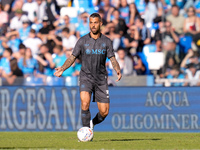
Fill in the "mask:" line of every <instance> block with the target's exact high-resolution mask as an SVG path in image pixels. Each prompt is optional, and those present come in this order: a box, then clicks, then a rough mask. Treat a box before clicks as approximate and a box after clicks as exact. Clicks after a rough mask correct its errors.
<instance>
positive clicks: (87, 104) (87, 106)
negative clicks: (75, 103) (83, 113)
mask: <svg viewBox="0 0 200 150" xmlns="http://www.w3.org/2000/svg"><path fill="white" fill-rule="evenodd" d="M89 106H90V104H89V103H86V102H82V103H81V109H82V110H88V109H89Z"/></svg>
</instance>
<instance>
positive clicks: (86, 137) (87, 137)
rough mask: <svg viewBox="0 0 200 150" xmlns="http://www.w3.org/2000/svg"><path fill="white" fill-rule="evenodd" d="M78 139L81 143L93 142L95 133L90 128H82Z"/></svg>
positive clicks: (78, 133)
mask: <svg viewBox="0 0 200 150" xmlns="http://www.w3.org/2000/svg"><path fill="white" fill-rule="evenodd" d="M77 137H78V139H79V141H81V142H87V141H91V140H92V139H93V131H92V130H91V129H90V128H89V127H82V128H80V129H79V130H78V132H77Z"/></svg>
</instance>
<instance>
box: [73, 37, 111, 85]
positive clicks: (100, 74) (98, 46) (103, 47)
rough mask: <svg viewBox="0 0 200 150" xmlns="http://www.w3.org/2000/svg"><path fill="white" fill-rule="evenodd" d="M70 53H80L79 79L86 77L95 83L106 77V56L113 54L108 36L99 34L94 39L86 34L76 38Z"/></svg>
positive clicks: (76, 55)
mask: <svg viewBox="0 0 200 150" xmlns="http://www.w3.org/2000/svg"><path fill="white" fill-rule="evenodd" d="M72 55H74V56H75V57H78V56H79V55H81V59H82V67H81V71H80V79H82V78H85V77H86V78H89V79H91V81H95V82H97V83H102V82H103V81H105V79H107V71H106V66H105V63H106V58H107V57H108V58H111V57H113V56H114V51H113V46H112V42H111V40H110V39H109V38H108V37H106V36H105V35H103V34H101V35H100V37H99V38H98V39H96V40H95V39H93V38H92V37H91V36H90V34H86V35H85V36H83V37H81V38H80V39H79V40H78V42H77V43H76V45H75V48H74V50H73V53H72ZM101 81H102V82H101Z"/></svg>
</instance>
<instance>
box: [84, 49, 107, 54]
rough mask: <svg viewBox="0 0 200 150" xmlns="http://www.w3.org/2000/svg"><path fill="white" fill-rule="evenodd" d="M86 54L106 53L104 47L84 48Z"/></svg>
mask: <svg viewBox="0 0 200 150" xmlns="http://www.w3.org/2000/svg"><path fill="white" fill-rule="evenodd" d="M85 53H86V54H97V55H101V54H103V55H104V54H105V53H106V50H105V49H95V50H94V49H92V50H90V49H86V51H85Z"/></svg>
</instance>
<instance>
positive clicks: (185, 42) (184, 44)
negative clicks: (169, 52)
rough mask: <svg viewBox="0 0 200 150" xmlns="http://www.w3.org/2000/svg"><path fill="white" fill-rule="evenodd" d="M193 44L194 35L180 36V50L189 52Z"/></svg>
mask: <svg viewBox="0 0 200 150" xmlns="http://www.w3.org/2000/svg"><path fill="white" fill-rule="evenodd" d="M191 44H192V37H191V36H184V37H181V38H180V42H179V45H180V50H181V51H182V52H184V53H185V54H186V53H187V52H188V50H189V49H190V48H191Z"/></svg>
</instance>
